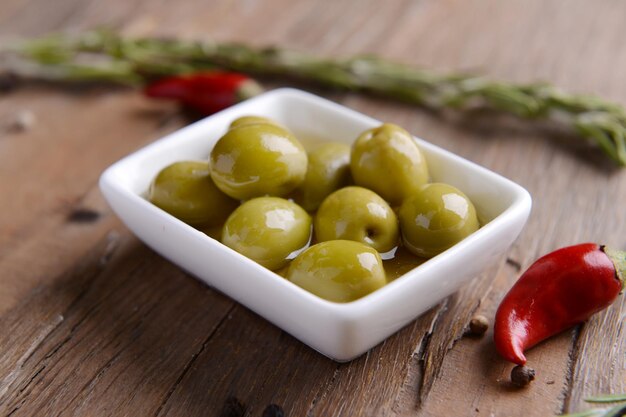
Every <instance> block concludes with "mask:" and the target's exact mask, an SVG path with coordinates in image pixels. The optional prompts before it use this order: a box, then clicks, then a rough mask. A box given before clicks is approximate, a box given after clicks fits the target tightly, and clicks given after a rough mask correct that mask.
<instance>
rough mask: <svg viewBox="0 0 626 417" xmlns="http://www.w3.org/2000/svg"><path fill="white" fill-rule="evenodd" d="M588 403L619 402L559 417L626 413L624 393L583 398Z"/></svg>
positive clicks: (611, 416)
mask: <svg viewBox="0 0 626 417" xmlns="http://www.w3.org/2000/svg"><path fill="white" fill-rule="evenodd" d="M585 401H586V402H588V403H619V404H617V405H615V406H613V407H611V408H593V409H591V410H585V411H580V412H578V413H572V414H562V415H561V416H560V417H621V416H624V415H626V394H610V395H599V396H596V397H589V398H585Z"/></svg>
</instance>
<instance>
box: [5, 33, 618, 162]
mask: <svg viewBox="0 0 626 417" xmlns="http://www.w3.org/2000/svg"><path fill="white" fill-rule="evenodd" d="M3 49H4V51H5V54H4V55H5V59H3V60H2V61H0V63H1V62H3V61H4V65H3V66H4V67H5V69H7V70H11V71H14V72H16V73H17V74H18V75H23V76H29V77H37V78H44V79H49V80H60V81H64V82H67V81H106V82H114V83H122V84H131V85H136V84H141V83H143V82H145V81H146V79H150V78H153V77H157V76H163V75H172V74H180V73H186V72H191V71H198V70H206V69H215V68H222V69H227V70H233V71H240V72H245V73H250V74H256V75H271V76H279V77H289V78H296V79H300V80H304V81H309V82H314V83H317V84H319V85H322V86H326V87H333V88H339V89H343V90H349V91H359V92H367V93H374V94H377V95H380V96H385V97H389V98H393V99H397V100H401V101H404V102H408V103H414V104H418V105H422V106H426V107H429V108H432V109H435V110H441V109H455V110H459V111H463V110H468V109H476V108H481V109H488V110H494V111H498V112H501V113H505V114H511V115H514V116H516V117H518V118H521V119H526V120H552V121H556V122H557V123H560V124H562V125H564V126H565V127H567V128H569V129H571V130H573V131H574V132H577V133H578V134H579V135H581V136H582V137H584V138H587V139H588V140H589V141H590V142H591V143H593V144H595V145H596V146H598V147H599V148H600V149H602V151H604V153H606V155H608V156H609V157H610V158H611V159H612V160H613V161H615V163H616V164H617V165H619V166H626V139H625V138H626V111H625V110H624V108H623V107H622V106H620V105H618V104H616V103H611V102H609V101H605V100H602V99H600V98H597V97H593V96H587V95H578V94H568V93H565V92H563V91H560V90H558V89H557V88H555V87H554V86H551V85H549V84H544V83H537V84H513V83H505V82H496V81H492V80H489V79H486V78H483V77H478V76H474V75H467V74H439V73H436V72H432V71H426V70H422V69H415V68H412V67H409V66H407V65H403V64H399V63H394V62H389V61H386V60H382V59H380V58H377V57H374V56H355V57H352V58H347V59H332V58H320V57H317V56H314V55H311V54H307V53H303V52H296V51H291V50H285V49H281V48H276V47H271V48H254V47H251V46H248V45H243V44H234V43H219V42H211V41H205V42H201V41H189V40H180V39H161V38H129V37H123V36H120V35H118V34H116V33H113V32H109V31H91V32H85V33H82V34H78V35H63V34H60V35H50V36H45V37H42V38H39V39H31V40H24V41H20V42H17V43H14V44H12V45H9V46H8V47H5V48H3Z"/></svg>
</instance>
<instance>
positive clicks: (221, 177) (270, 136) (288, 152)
mask: <svg viewBox="0 0 626 417" xmlns="http://www.w3.org/2000/svg"><path fill="white" fill-rule="evenodd" d="M209 165H210V168H211V177H212V178H213V181H215V185H217V186H218V187H219V189H220V190H222V191H223V192H224V193H226V194H227V195H229V196H231V197H233V198H236V199H239V200H246V199H249V198H254V197H259V196H264V195H270V196H284V195H287V194H288V193H290V192H291V191H293V190H294V189H295V188H296V187H298V186H299V185H300V184H301V183H302V182H303V181H304V176H305V175H306V170H307V156H306V152H305V150H304V148H303V147H302V145H301V144H300V142H298V140H297V139H296V138H295V137H294V136H293V135H292V134H291V133H289V132H288V131H287V130H285V129H283V128H281V127H278V126H275V125H271V124H262V123H259V124H249V125H244V126H240V127H235V128H232V129H230V130H229V131H228V132H226V134H225V135H224V136H222V137H221V138H220V139H219V140H218V141H217V143H216V144H215V147H214V148H213V150H212V151H211V156H210V163H209Z"/></svg>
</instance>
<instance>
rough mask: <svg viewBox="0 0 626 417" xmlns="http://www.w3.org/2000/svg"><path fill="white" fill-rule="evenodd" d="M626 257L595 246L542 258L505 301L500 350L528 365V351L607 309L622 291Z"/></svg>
mask: <svg viewBox="0 0 626 417" xmlns="http://www.w3.org/2000/svg"><path fill="white" fill-rule="evenodd" d="M625 277H626V252H621V251H616V250H611V249H609V248H606V247H605V246H600V245H596V244H595V243H583V244H580V245H575V246H569V247H566V248H562V249H559V250H556V251H554V252H552V253H549V254H547V255H545V256H543V257H541V258H539V259H538V260H537V261H536V262H535V263H534V264H532V265H531V266H530V268H528V270H527V271H526V272H524V274H523V275H522V276H521V277H520V278H519V280H518V281H517V282H516V283H515V285H513V287H512V288H511V289H510V290H509V292H508V293H507V295H506V296H505V297H504V299H503V300H502V302H501V303H500V306H499V307H498V311H497V312H496V319H495V323H494V341H495V344H496V349H497V350H498V352H499V353H500V355H502V356H503V357H504V358H505V359H507V360H508V361H511V362H513V363H516V364H518V365H524V364H525V363H526V357H525V356H524V350H525V349H528V348H530V347H532V346H534V345H536V344H537V343H539V342H541V341H543V340H545V339H547V338H549V337H550V336H553V335H555V334H557V333H559V332H561V331H563V330H565V329H567V328H568V327H571V326H573V325H575V324H578V323H581V322H583V321H585V320H587V319H588V318H589V317H590V316H591V315H592V314H594V313H597V312H598V311H600V310H603V309H604V308H606V307H608V306H609V305H610V304H611V303H612V302H613V301H614V300H615V298H617V296H618V295H619V294H620V292H621V291H622V289H623V288H624V278H625Z"/></svg>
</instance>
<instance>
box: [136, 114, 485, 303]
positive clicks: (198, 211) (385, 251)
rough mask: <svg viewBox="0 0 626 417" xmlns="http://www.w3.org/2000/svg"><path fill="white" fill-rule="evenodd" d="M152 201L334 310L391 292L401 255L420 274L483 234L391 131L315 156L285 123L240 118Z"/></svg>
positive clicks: (165, 176) (403, 135) (372, 132)
mask: <svg viewBox="0 0 626 417" xmlns="http://www.w3.org/2000/svg"><path fill="white" fill-rule="evenodd" d="M148 194H149V195H148V198H149V200H150V201H151V202H152V203H153V204H155V205H156V206H158V207H160V208H161V209H163V210H165V211H166V212H168V213H170V214H171V215H173V216H175V217H177V218H178V219H180V220H182V221H183V222H185V223H187V224H189V225H191V226H193V227H195V228H197V229H199V230H202V231H208V230H212V229H213V230H214V229H215V228H220V229H221V230H220V234H219V238H220V240H221V242H222V243H223V244H225V245H226V246H228V247H230V248H232V249H234V250H235V251H237V252H239V253H241V254H242V255H244V256H246V257H248V258H250V259H252V260H254V261H256V262H257V263H259V264H260V265H262V266H264V267H266V268H268V269H270V270H272V271H276V272H278V273H280V274H281V275H283V276H284V277H285V278H286V279H288V280H289V281H291V282H293V283H294V284H296V285H298V286H300V287H302V288H304V289H305V290H307V291H309V292H311V293H313V294H315V295H317V296H319V297H321V298H324V299H326V300H330V301H334V302H350V301H354V300H356V299H359V298H361V297H363V296H365V295H367V294H369V293H371V292H373V291H375V290H377V289H378V288H381V287H382V286H384V285H385V284H387V283H388V282H389V281H390V280H391V278H392V277H391V275H393V274H390V271H389V268H388V267H387V266H386V263H387V262H389V261H386V260H388V259H392V258H394V255H395V256H396V257H397V258H398V259H400V258H402V261H401V265H402V266H404V267H406V266H407V265H408V266H409V267H410V268H412V267H414V266H416V265H419V263H421V262H422V261H423V260H425V259H428V258H430V257H433V256H436V255H438V254H439V253H441V252H443V251H445V250H446V249H448V248H450V247H451V246H453V245H455V244H456V243H458V242H459V241H461V240H462V239H464V238H465V237H467V236H468V235H470V234H471V233H473V232H474V231H476V230H477V229H478V228H479V222H478V218H477V214H476V210H475V208H474V205H473V204H472V202H471V201H470V200H469V198H468V197H467V196H466V195H465V194H463V193H462V192H461V191H460V190H458V189H456V188H455V187H453V186H451V185H448V184H443V183H431V182H429V173H428V166H427V162H426V159H425V158H424V156H423V154H422V152H421V150H420V149H419V147H418V145H417V143H416V141H415V140H414V138H413V137H412V136H411V135H410V134H409V133H408V132H407V131H406V130H404V129H402V128H401V127H399V126H396V125H393V124H390V123H385V124H383V125H381V126H379V127H376V128H373V129H369V130H366V131H365V132H363V133H362V134H361V135H360V136H359V137H358V138H356V141H355V142H354V143H353V145H352V147H349V146H348V145H345V144H342V143H338V142H323V143H318V144H317V145H316V146H313V147H311V149H309V150H308V152H307V150H305V147H304V146H303V145H302V144H301V143H300V141H298V139H297V138H296V137H295V136H294V135H293V133H291V132H290V131H289V130H288V129H287V128H286V127H284V126H282V125H280V124H279V123H277V122H275V121H273V120H270V119H267V118H264V117H259V116H245V117H240V118H238V119H236V120H234V121H233V122H232V123H231V124H230V126H229V128H228V130H227V132H226V133H225V134H224V135H223V136H222V137H221V138H220V139H219V140H218V141H217V143H216V144H215V146H214V147H213V149H212V151H211V154H210V155H209V158H208V160H205V161H180V162H175V163H173V164H171V165H169V166H167V167H165V168H163V169H162V170H161V171H160V172H159V173H158V174H157V176H156V177H155V178H154V180H153V181H152V184H151V185H150V190H149V193H148ZM407 253H409V254H410V258H413V259H412V260H411V261H409V262H407V255H406V254H407ZM400 254H402V256H400ZM410 268H408V269H410Z"/></svg>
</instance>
